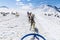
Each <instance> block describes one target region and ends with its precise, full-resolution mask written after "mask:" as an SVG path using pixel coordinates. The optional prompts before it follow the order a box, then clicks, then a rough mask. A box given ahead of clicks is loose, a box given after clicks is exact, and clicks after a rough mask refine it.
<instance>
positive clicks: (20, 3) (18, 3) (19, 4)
mask: <svg viewBox="0 0 60 40" xmlns="http://www.w3.org/2000/svg"><path fill="white" fill-rule="evenodd" d="M16 5H17V6H23V5H24V3H23V2H17V3H16Z"/></svg>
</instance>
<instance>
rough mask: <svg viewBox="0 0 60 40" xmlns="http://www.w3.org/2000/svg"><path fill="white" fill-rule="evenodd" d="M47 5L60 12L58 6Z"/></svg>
mask: <svg viewBox="0 0 60 40" xmlns="http://www.w3.org/2000/svg"><path fill="white" fill-rule="evenodd" d="M47 6H49V7H52V8H54V9H55V10H56V11H58V12H60V10H59V8H58V7H56V6H52V5H47Z"/></svg>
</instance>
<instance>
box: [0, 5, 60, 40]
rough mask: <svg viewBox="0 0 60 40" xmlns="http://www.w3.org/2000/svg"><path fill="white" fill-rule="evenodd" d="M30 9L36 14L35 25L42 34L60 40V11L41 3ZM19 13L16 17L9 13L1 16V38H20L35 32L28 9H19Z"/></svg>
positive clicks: (48, 39) (7, 39)
mask: <svg viewBox="0 0 60 40" xmlns="http://www.w3.org/2000/svg"><path fill="white" fill-rule="evenodd" d="M9 11H10V10H9ZM30 11H31V12H32V13H33V14H35V22H36V25H35V27H37V28H38V30H39V34H40V35H42V36H44V37H45V38H46V40H60V17H59V16H60V12H58V11H57V10H56V9H55V8H54V7H50V6H48V5H40V6H39V7H37V8H34V9H32V10H30ZM19 15H20V16H19V17H16V16H14V15H12V14H9V15H7V16H4V17H3V16H2V17H0V40H20V39H21V38H22V37H23V36H25V35H26V34H29V33H33V32H32V31H31V30H29V29H30V23H29V22H28V17H27V11H26V10H19ZM29 38H30V37H29ZM29 38H25V40H29Z"/></svg>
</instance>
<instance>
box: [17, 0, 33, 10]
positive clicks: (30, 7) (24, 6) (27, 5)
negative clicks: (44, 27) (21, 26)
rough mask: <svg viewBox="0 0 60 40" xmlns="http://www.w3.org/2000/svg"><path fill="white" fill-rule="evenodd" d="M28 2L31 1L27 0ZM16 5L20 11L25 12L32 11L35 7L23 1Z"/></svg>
mask: <svg viewBox="0 0 60 40" xmlns="http://www.w3.org/2000/svg"><path fill="white" fill-rule="evenodd" d="M27 1H30V0H27ZM16 5H17V7H18V8H19V9H23V10H31V9H32V7H33V5H32V3H27V4H26V3H24V2H23V1H21V0H18V2H16Z"/></svg>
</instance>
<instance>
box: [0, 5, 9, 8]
mask: <svg viewBox="0 0 60 40" xmlns="http://www.w3.org/2000/svg"><path fill="white" fill-rule="evenodd" d="M0 8H7V9H9V8H8V7H7V6H0Z"/></svg>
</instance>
